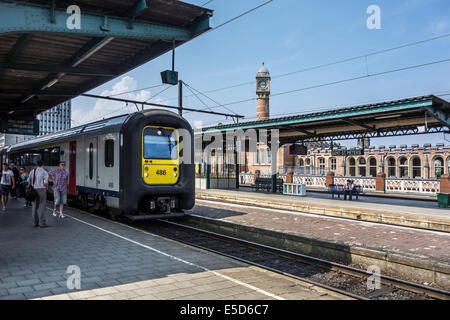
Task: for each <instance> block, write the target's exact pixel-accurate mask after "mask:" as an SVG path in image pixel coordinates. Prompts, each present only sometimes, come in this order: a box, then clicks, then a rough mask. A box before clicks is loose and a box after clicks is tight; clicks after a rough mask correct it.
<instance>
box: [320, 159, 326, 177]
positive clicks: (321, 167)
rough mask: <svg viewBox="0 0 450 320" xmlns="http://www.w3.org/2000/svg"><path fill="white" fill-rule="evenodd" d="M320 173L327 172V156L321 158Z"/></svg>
mask: <svg viewBox="0 0 450 320" xmlns="http://www.w3.org/2000/svg"><path fill="white" fill-rule="evenodd" d="M319 174H325V158H319Z"/></svg>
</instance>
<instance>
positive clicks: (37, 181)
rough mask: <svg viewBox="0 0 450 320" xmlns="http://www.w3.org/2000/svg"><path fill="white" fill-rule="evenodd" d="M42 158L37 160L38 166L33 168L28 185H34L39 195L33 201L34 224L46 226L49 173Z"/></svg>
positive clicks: (35, 225)
mask: <svg viewBox="0 0 450 320" xmlns="http://www.w3.org/2000/svg"><path fill="white" fill-rule="evenodd" d="M43 166H44V163H43V162H42V160H38V161H37V168H35V169H33V170H31V172H30V176H29V179H28V186H33V188H34V189H35V190H36V193H37V197H36V200H34V201H33V209H32V212H33V226H34V227H37V226H39V227H41V228H46V227H48V225H47V224H46V223H45V205H46V202H47V188H48V173H47V171H46V170H45V169H44V168H43Z"/></svg>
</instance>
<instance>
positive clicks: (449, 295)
mask: <svg viewBox="0 0 450 320" xmlns="http://www.w3.org/2000/svg"><path fill="white" fill-rule="evenodd" d="M158 221H160V222H164V223H166V224H170V225H174V226H177V227H180V228H185V229H189V230H192V231H195V232H199V233H203V234H207V235H209V236H213V237H217V238H221V239H226V240H231V241H234V242H238V243H241V244H245V245H247V246H252V247H255V248H258V249H261V250H263V251H268V252H271V253H276V254H278V255H281V256H284V257H286V258H289V259H294V260H296V261H299V260H300V262H303V263H308V264H314V265H318V266H319V267H322V268H324V269H328V270H333V271H338V272H342V273H345V274H348V275H352V276H356V277H360V278H363V277H367V276H373V274H372V273H370V272H368V271H366V270H363V269H358V268H355V267H351V266H346V265H343V264H340V263H337V262H332V261H328V260H324V259H320V258H316V257H311V256H307V255H304V254H300V253H296V252H292V251H288V250H283V249H279V248H275V247H271V246H267V245H264V244H259V243H256V242H252V241H248V240H243V239H239V238H235V237H231V236H227V235H223V234H219V233H216V232H212V231H208V230H203V229H199V228H196V227H192V226H188V225H184V224H180V223H176V222H173V221H167V220H158ZM175 240H177V241H180V242H182V241H181V240H178V239H175ZM186 242H187V241H186ZM187 244H189V245H193V244H190V243H188V242H187ZM193 246H197V245H193ZM199 247H201V248H202V249H204V250H208V251H214V252H215V253H218V254H220V255H227V254H224V253H222V252H219V251H217V252H216V250H213V249H210V248H204V247H202V246H199ZM227 256H229V257H231V258H233V259H237V260H241V261H243V262H245V263H248V264H251V265H257V266H258V267H261V268H266V269H269V270H271V271H274V272H278V273H281V274H284V275H287V276H291V277H294V278H297V279H299V280H302V281H305V282H309V283H312V284H314V285H317V286H320V287H323V288H326V289H327V290H332V291H335V292H338V293H340V294H344V295H347V296H350V297H353V298H355V299H363V300H367V299H368V298H367V297H363V296H358V295H355V294H353V293H350V292H346V291H344V290H341V289H337V288H334V287H331V286H327V285H324V284H322V283H319V282H315V281H312V280H309V279H305V278H302V277H298V276H294V275H291V274H288V273H285V272H284V271H280V270H276V269H273V268H270V267H266V266H262V265H258V264H257V263H255V262H252V261H247V260H245V259H242V258H237V257H234V256H232V255H227ZM380 279H381V283H382V284H384V285H392V286H394V287H397V288H400V289H403V290H406V291H410V292H414V293H418V294H424V295H427V296H429V297H431V298H434V299H443V300H450V291H446V290H443V289H439V288H435V287H431V286H425V285H422V284H419V283H415V282H412V281H407V280H403V279H399V278H395V277H391V276H387V275H383V274H381V275H380Z"/></svg>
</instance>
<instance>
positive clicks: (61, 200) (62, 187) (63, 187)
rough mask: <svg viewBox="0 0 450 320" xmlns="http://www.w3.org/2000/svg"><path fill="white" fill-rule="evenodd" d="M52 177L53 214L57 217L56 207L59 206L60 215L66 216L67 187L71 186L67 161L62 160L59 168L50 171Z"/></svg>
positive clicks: (61, 216)
mask: <svg viewBox="0 0 450 320" xmlns="http://www.w3.org/2000/svg"><path fill="white" fill-rule="evenodd" d="M49 177H50V179H52V180H53V197H54V200H55V201H54V206H53V216H54V217H56V208H57V207H58V206H59V217H60V218H64V214H63V208H64V205H65V204H67V189H68V188H69V173H68V172H67V171H66V163H65V162H64V161H61V162H60V164H59V169H55V170H53V171H52V172H50V173H49Z"/></svg>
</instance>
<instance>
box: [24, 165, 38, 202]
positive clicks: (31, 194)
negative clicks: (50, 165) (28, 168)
mask: <svg viewBox="0 0 450 320" xmlns="http://www.w3.org/2000/svg"><path fill="white" fill-rule="evenodd" d="M35 180H36V169H34V170H33V183H31V184H30V186H29V187H28V188H27V191H26V193H25V200H27V201H31V202H32V201H34V200H36V198H37V192H36V189H34V187H33V185H34V183H35Z"/></svg>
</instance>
